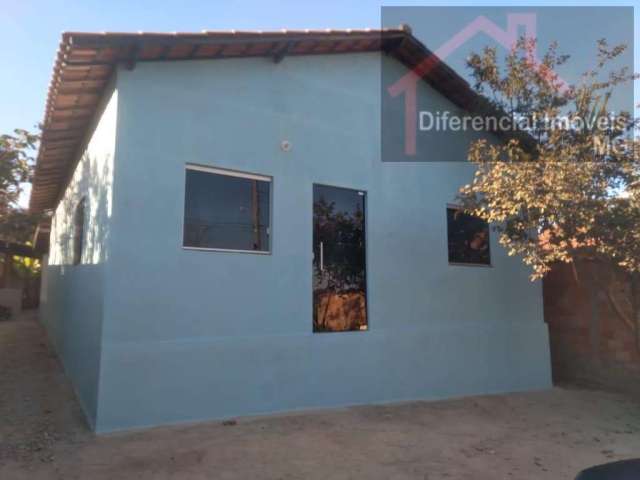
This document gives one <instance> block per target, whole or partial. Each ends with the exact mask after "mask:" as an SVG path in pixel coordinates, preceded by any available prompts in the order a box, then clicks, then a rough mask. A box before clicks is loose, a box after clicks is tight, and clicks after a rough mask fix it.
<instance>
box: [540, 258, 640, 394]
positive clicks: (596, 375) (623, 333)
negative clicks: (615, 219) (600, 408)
mask: <svg viewBox="0 0 640 480" xmlns="http://www.w3.org/2000/svg"><path fill="white" fill-rule="evenodd" d="M588 269H593V270H592V271H593V272H594V273H595V274H596V275H605V273H604V267H603V266H601V265H596V264H593V263H591V264H580V265H578V268H577V270H575V271H574V269H573V267H572V266H571V265H564V264H562V265H557V266H556V267H555V268H554V269H553V271H552V272H551V273H550V274H549V275H548V276H547V278H545V280H544V288H543V295H544V315H545V321H546V322H547V324H548V325H549V336H550V344H551V361H552V368H553V379H554V382H572V383H576V382H577V383H587V384H592V385H596V386H602V387H607V388H614V389H624V390H628V389H629V387H630V386H631V385H632V384H633V383H634V382H631V381H630V379H634V378H635V379H639V380H640V348H639V346H638V344H637V341H636V332H635V330H634V329H633V328H632V327H633V325H629V320H633V317H634V312H633V299H632V293H631V281H630V279H629V277H628V276H627V275H625V274H623V273H622V272H618V273H617V274H616V275H615V277H614V278H613V280H612V282H610V284H609V285H610V287H611V289H610V291H611V294H612V297H613V301H612V300H611V299H610V298H609V296H608V295H607V293H606V292H605V291H604V290H603V289H602V288H598V287H597V286H596V285H593V284H592V283H591V282H590V281H589V276H588V275H587V272H588V271H589V270H588ZM623 317H626V320H625V319H624V318H623ZM635 383H640V382H635ZM637 388H638V390H639V391H640V385H638V386H637Z"/></svg>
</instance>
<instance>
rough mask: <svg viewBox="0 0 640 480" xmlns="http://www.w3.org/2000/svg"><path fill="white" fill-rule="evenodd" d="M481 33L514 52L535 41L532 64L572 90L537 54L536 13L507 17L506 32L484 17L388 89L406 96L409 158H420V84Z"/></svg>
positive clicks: (561, 85) (406, 137) (560, 85)
mask: <svg viewBox="0 0 640 480" xmlns="http://www.w3.org/2000/svg"><path fill="white" fill-rule="evenodd" d="M479 33H484V34H485V35H487V36H489V37H490V38H491V39H493V40H495V41H496V42H497V43H498V44H499V45H501V46H502V47H504V48H505V49H507V50H513V49H514V48H515V47H516V45H517V42H518V40H519V39H520V38H524V39H525V41H528V42H531V44H532V45H533V50H532V55H531V58H530V61H531V62H532V64H533V65H534V66H535V67H536V68H538V69H539V70H540V72H541V73H542V75H543V76H544V77H545V78H548V79H549V80H550V81H551V80H553V81H554V82H556V83H557V84H558V85H559V88H560V90H561V91H563V90H566V89H567V88H568V86H567V83H566V82H564V80H562V79H560V78H559V77H558V76H557V75H556V74H555V73H554V72H551V71H545V66H544V65H543V64H542V62H540V60H539V59H538V58H537V54H536V51H535V39H536V14H535V13H510V14H507V28H506V30H505V29H502V28H501V27H500V26H498V25H496V24H495V23H494V22H492V21H491V20H489V19H488V18H487V17H485V16H483V15H480V16H478V17H476V18H475V19H474V20H473V21H471V22H470V23H469V24H467V25H466V26H465V27H464V28H462V29H461V30H460V31H459V32H458V33H456V34H455V35H454V36H453V37H451V38H450V39H449V40H447V41H446V42H445V43H444V44H442V45H441V46H440V47H439V48H438V49H437V50H435V51H434V52H433V53H432V54H430V55H428V56H427V57H426V58H424V59H423V60H422V61H421V62H420V63H419V64H418V65H416V66H415V67H414V68H413V69H411V70H410V71H409V72H407V73H406V74H405V75H403V76H402V77H400V78H399V79H398V80H397V81H396V82H395V83H393V84H392V85H391V86H389V87H388V88H387V93H388V94H389V95H390V96H391V97H398V96H399V95H401V94H403V95H404V137H405V138H404V153H405V155H408V156H415V155H416V132H417V117H418V112H417V85H418V82H419V81H420V80H421V79H423V78H425V77H428V76H429V74H430V73H431V71H432V70H433V69H434V68H435V67H436V66H437V65H438V63H440V62H443V61H444V60H445V59H446V58H447V57H448V56H449V55H451V54H452V53H453V52H455V51H456V50H457V49H458V48H460V47H461V46H462V45H464V44H465V43H466V42H467V41H469V40H471V39H472V38H473V37H475V36H476V35H478V34H479Z"/></svg>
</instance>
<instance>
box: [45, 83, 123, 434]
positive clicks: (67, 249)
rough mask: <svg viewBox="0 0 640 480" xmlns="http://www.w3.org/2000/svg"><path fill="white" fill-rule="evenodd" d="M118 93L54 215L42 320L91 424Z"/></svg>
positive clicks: (110, 96) (110, 98) (103, 111)
mask: <svg viewBox="0 0 640 480" xmlns="http://www.w3.org/2000/svg"><path fill="white" fill-rule="evenodd" d="M117 98H118V96H117V91H116V90H114V89H113V88H109V89H108V93H107V94H106V95H105V98H104V99H103V102H102V105H101V106H100V108H99V111H98V114H97V116H96V119H95V120H94V124H93V125H92V128H91V129H90V133H91V134H90V137H89V139H88V140H87V142H86V145H85V147H84V149H83V153H82V155H81V158H80V159H79V161H78V164H77V166H76V168H75V171H74V173H73V175H72V176H71V179H70V181H69V184H68V186H67V189H66V191H65V193H64V195H63V197H62V199H61V200H60V203H59V204H58V207H57V208H56V210H55V213H54V215H53V218H52V225H51V235H50V253H49V256H48V259H47V262H46V264H45V265H44V268H43V282H42V294H41V302H40V304H41V306H40V308H41V312H42V313H41V318H42V321H43V323H44V325H45V327H46V329H47V331H48V333H49V339H50V341H51V343H52V344H53V346H54V347H55V349H56V350H57V352H58V354H59V357H60V359H61V361H62V363H63V365H64V368H65V371H66V373H67V375H68V376H69V377H70V379H71V381H72V383H73V386H74V388H75V390H76V393H77V395H78V398H79V400H80V404H81V405H82V408H83V410H84V412H85V414H86V416H87V419H88V421H89V423H90V424H91V425H92V426H94V425H95V421H96V415H97V408H98V406H97V402H98V383H99V371H100V352H101V330H102V322H103V319H104V309H105V302H104V296H105V291H106V290H105V287H106V282H105V271H106V264H107V262H108V238H109V227H110V216H111V207H112V196H111V185H112V179H113V162H114V156H115V141H116V119H117V105H118V99H117ZM82 198H84V199H85V217H84V224H85V228H84V236H83V244H84V247H83V251H82V258H81V262H80V264H78V265H73V219H74V213H75V209H76V207H77V205H78V203H79V201H80V199H82Z"/></svg>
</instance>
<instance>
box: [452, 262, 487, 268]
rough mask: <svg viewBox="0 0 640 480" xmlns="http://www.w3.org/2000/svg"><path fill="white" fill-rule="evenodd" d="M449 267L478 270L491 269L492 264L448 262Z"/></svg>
mask: <svg viewBox="0 0 640 480" xmlns="http://www.w3.org/2000/svg"><path fill="white" fill-rule="evenodd" d="M449 266H451V267H480V268H493V265H492V264H488V265H487V264H485V263H463V262H449Z"/></svg>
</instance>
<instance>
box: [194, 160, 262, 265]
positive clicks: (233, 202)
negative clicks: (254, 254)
mask: <svg viewBox="0 0 640 480" xmlns="http://www.w3.org/2000/svg"><path fill="white" fill-rule="evenodd" d="M222 172H224V171H202V170H196V169H191V168H187V173H186V189H185V191H186V193H185V208H184V246H185V247H196V248H216V249H227V250H248V251H260V252H268V251H269V248H270V246H269V236H270V232H269V219H270V206H269V204H270V189H271V182H270V181H269V180H267V179H264V180H262V179H257V178H254V176H252V178H247V177H243V176H241V174H235V173H234V174H227V173H222Z"/></svg>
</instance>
